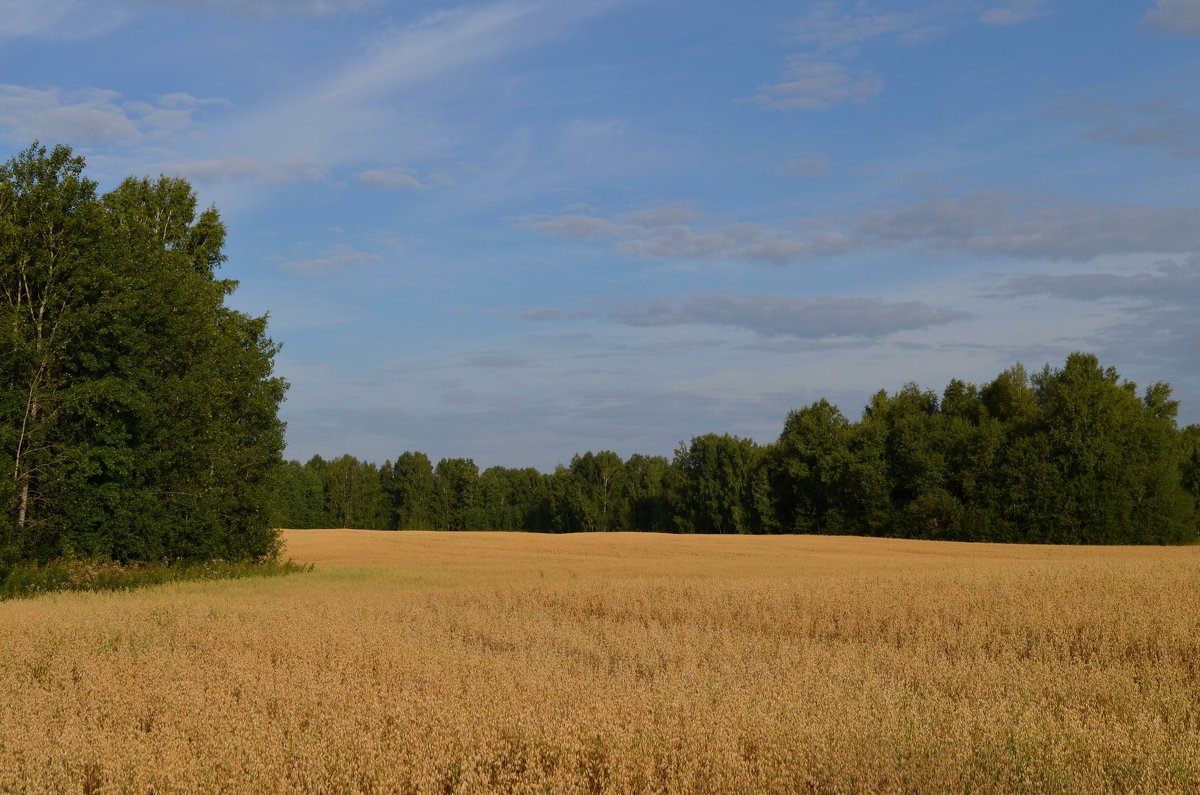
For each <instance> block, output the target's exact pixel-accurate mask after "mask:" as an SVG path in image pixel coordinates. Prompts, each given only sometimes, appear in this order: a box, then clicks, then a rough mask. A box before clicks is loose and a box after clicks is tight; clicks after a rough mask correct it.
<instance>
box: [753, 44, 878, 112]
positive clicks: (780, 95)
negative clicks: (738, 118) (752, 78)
mask: <svg viewBox="0 0 1200 795" xmlns="http://www.w3.org/2000/svg"><path fill="white" fill-rule="evenodd" d="M882 90H883V81H882V80H880V79H879V78H878V77H876V76H875V75H874V74H873V73H872V72H871V71H870V70H865V69H860V70H851V69H850V68H849V67H847V66H845V65H843V64H840V63H837V62H836V61H821V60H816V59H814V58H811V57H810V56H807V55H793V56H791V57H789V58H788V63H787V68H786V69H785V70H784V74H783V80H782V81H780V82H778V83H774V84H772V85H768V86H763V87H762V88H761V89H760V90H759V93H758V96H756V97H755V98H754V99H755V101H757V102H760V103H762V104H764V105H768V106H770V107H772V108H779V109H783V110H791V109H801V110H826V109H828V108H829V107H831V106H833V105H836V104H840V103H842V102H858V103H863V102H866V101H867V100H868V99H871V98H872V97H874V96H876V95H877V94H879V92H880V91H882Z"/></svg>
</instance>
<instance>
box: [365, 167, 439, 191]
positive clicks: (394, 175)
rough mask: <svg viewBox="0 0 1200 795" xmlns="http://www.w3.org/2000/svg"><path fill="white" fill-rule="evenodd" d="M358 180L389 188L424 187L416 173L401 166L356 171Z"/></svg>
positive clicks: (377, 186) (375, 186)
mask: <svg viewBox="0 0 1200 795" xmlns="http://www.w3.org/2000/svg"><path fill="white" fill-rule="evenodd" d="M358 181H359V182H361V183H362V184H364V185H370V186H371V187H374V188H387V189H390V190H405V189H408V190H411V189H415V188H423V187H425V186H424V184H422V182H421V180H419V179H417V177H416V175H414V174H413V173H412V172H411V171H409V170H408V169H403V168H369V169H367V170H365V171H360V172H358Z"/></svg>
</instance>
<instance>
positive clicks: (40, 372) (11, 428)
mask: <svg viewBox="0 0 1200 795" xmlns="http://www.w3.org/2000/svg"><path fill="white" fill-rule="evenodd" d="M83 169H84V162H83V159H82V158H79V157H76V156H74V155H73V154H72V153H71V151H70V149H68V148H66V147H62V146H60V147H56V148H54V149H53V150H52V151H47V150H46V149H45V148H44V147H40V146H38V145H36V144H35V145H34V146H31V147H30V148H29V149H27V150H25V151H23V152H21V153H20V154H18V155H17V156H15V157H14V158H12V159H11V160H9V161H8V162H7V163H6V164H4V166H2V167H0V290H2V294H0V326H2V327H3V332H0V333H3V335H4V344H3V346H2V347H0V465H2V466H3V468H4V472H5V473H7V474H6V476H5V477H4V481H5V484H4V486H3V487H2V488H0V499H2V500H3V504H4V508H5V510H4V515H3V520H0V521H3V522H4V524H3V526H0V531H2V535H0V546H3V547H5V548H7V550H8V553H7V554H8V556H9V557H16V558H31V559H38V560H47V559H50V558H55V557H59V556H63V555H67V556H71V555H86V556H94V557H102V558H114V559H117V560H122V561H129V560H157V559H164V558H170V559H175V558H183V559H188V560H205V559H213V558H224V559H249V558H259V557H264V556H269V555H271V554H273V552H274V551H275V549H276V545H277V533H276V531H274V530H273V529H272V524H271V521H270V519H271V516H270V506H271V501H272V499H273V498H274V495H275V492H276V486H277V483H276V475H277V473H276V469H277V466H278V463H279V460H280V452H281V450H282V446H283V426H282V423H280V421H279V419H278V407H279V403H280V401H281V400H282V399H283V395H284V390H285V384H284V382H283V381H282V380H281V379H278V378H275V377H274V376H273V374H272V368H273V358H274V355H275V353H276V350H277V347H276V346H275V344H274V343H273V342H272V341H271V339H270V338H269V337H267V335H266V318H264V317H251V316H249V315H246V314H243V313H241V312H237V311H234V310H232V309H230V308H228V307H227V306H225V299H226V298H227V297H228V295H229V294H230V293H231V292H232V291H233V289H234V288H235V286H236V283H235V282H233V281H230V280H227V279H221V278H218V277H217V275H216V272H217V269H218V268H219V266H220V265H221V263H222V262H223V261H224V259H225V257H224V254H223V253H222V249H223V244H224V238H225V229H224V227H223V225H222V224H221V221H220V218H219V216H218V215H217V212H216V210H215V209H212V208H210V209H207V210H203V211H200V212H197V207H196V197H195V194H194V193H193V192H192V190H191V188H190V186H189V185H188V184H187V183H186V182H184V181H183V180H179V179H172V178H168V177H162V178H159V179H158V180H150V179H135V178H130V179H127V180H125V181H124V182H123V183H121V185H120V186H118V187H117V188H116V189H115V190H113V191H112V192H110V193H108V194H106V195H103V196H101V195H98V193H97V190H96V184H95V183H93V182H91V181H90V180H88V179H87V178H86V177H84V176H83Z"/></svg>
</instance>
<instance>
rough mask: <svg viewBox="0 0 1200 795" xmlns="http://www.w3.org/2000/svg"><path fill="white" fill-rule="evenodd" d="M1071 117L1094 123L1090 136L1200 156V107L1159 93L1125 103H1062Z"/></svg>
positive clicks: (1174, 154)
mask: <svg viewBox="0 0 1200 795" xmlns="http://www.w3.org/2000/svg"><path fill="white" fill-rule="evenodd" d="M1059 112H1060V113H1061V114H1062V115H1063V116H1065V117H1067V118H1074V119H1079V120H1082V121H1085V122H1088V123H1090V124H1091V128H1090V129H1089V130H1088V131H1087V133H1086V135H1087V137H1088V138H1090V139H1091V140H1094V141H1109V142H1111V143H1116V144H1122V145H1126V146H1142V147H1148V148H1152V149H1161V150H1162V151H1164V152H1166V153H1167V154H1169V155H1171V156H1172V157H1178V158H1181V159H1193V158H1198V157H1200V110H1197V109H1196V108H1194V107H1191V106H1188V105H1185V104H1183V103H1182V102H1179V101H1177V100H1174V99H1170V98H1167V97H1159V98H1156V99H1149V100H1145V101H1143V102H1140V103H1138V104H1136V105H1124V104H1121V103H1118V102H1116V101H1115V100H1106V101H1101V102H1074V103H1070V104H1067V105H1064V106H1062V107H1060V109H1059Z"/></svg>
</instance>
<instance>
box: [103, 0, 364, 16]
mask: <svg viewBox="0 0 1200 795" xmlns="http://www.w3.org/2000/svg"><path fill="white" fill-rule="evenodd" d="M126 2H127V3H128V4H129V5H131V6H134V7H141V8H153V7H156V6H157V7H163V8H199V9H206V10H212V11H232V12H234V13H237V14H244V15H246V16H253V17H266V16H272V15H275V14H305V15H309V16H327V15H330V14H342V13H347V12H353V11H362V10H364V9H367V8H372V7H375V6H378V5H380V2H381V0H126Z"/></svg>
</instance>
